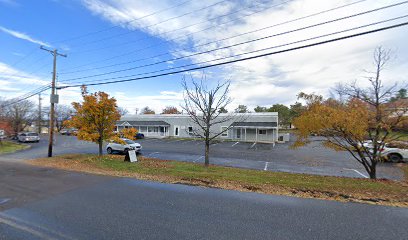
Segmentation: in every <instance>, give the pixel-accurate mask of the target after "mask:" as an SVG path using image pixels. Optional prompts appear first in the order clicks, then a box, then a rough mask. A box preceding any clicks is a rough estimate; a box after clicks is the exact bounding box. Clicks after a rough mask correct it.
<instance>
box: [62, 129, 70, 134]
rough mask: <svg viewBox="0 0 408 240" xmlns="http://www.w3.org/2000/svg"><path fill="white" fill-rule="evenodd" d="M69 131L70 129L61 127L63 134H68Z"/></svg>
mask: <svg viewBox="0 0 408 240" xmlns="http://www.w3.org/2000/svg"><path fill="white" fill-rule="evenodd" d="M68 131H69V129H66V128H63V129H61V131H60V134H61V135H67V133H68Z"/></svg>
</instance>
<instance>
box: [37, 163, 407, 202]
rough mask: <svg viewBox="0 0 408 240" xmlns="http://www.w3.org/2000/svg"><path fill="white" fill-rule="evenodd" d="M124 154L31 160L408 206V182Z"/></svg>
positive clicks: (117, 173)
mask: <svg viewBox="0 0 408 240" xmlns="http://www.w3.org/2000/svg"><path fill="white" fill-rule="evenodd" d="M123 158H124V157H123V156H104V157H102V158H98V157H97V156H94V155H64V156H58V157H54V158H44V159H37V160H33V161H30V163H31V164H34V165H41V166H48V167H54V168H60V169H65V170H73V171H81V172H88V173H93V174H103V175H111V176H118V177H132V178H138V179H144V180H153V181H159V182H165V183H181V184H189V185H197V186H204V187H214V188H223V189H231V190H238V191H251V192H260V193H266V194H279V195H288V196H297V197H306V198H319V199H330V200H337V201H348V202H364V203H372V204H381V205H390V206H400V207H408V182H397V181H391V180H370V179H353V178H343V177H330V176H317V175H308V174H293V173H282V172H270V171H257V170H246V169H238V168H229V167H221V166H210V167H208V168H205V167H204V166H202V165H200V164H194V163H186V162H178V161H164V160H159V159H152V158H143V157H139V158H138V159H139V162H137V163H128V162H124V161H123ZM407 171H408V169H406V172H407ZM407 174H408V173H407Z"/></svg>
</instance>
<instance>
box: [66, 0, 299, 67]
mask: <svg viewBox="0 0 408 240" xmlns="http://www.w3.org/2000/svg"><path fill="white" fill-rule="evenodd" d="M289 1H293V0H288V1H285V2H282V3H279V4H276V5H272V6H270V7H268V8H266V9H270V8H274V7H277V6H279V5H282V4H284V3H287V2H289ZM266 9H262V10H260V11H256V12H253V13H250V14H247V15H245V17H248V16H250V15H253V14H256V13H259V12H263V11H265V10H266ZM236 12H239V11H236ZM230 14H232V13H229V14H226V15H223V16H221V17H224V16H227V15H230ZM219 17H220V16H218V17H215V18H213V20H214V19H217V18H219ZM240 18H241V17H240ZM240 18H235V19H234V20H230V21H227V22H224V23H221V24H218V25H217V26H216V27H219V26H221V25H224V24H226V23H229V22H233V21H235V20H237V19H240ZM210 20H211V19H209V20H206V21H203V22H207V21H210ZM203 22H200V23H203ZM197 24H198V23H197ZM193 25H196V24H192V25H189V26H185V27H182V28H178V29H174V30H170V31H167V32H165V33H170V32H174V31H178V30H183V29H186V28H188V27H191V26H193ZM211 28H214V27H213V26H212V27H208V28H205V29H202V30H199V31H196V32H193V33H189V34H186V35H182V36H179V37H175V38H172V39H168V40H164V42H163V43H160V44H155V45H150V46H148V47H145V48H141V49H136V50H134V51H128V52H126V53H122V54H119V55H115V56H113V57H109V58H105V59H101V60H97V61H93V62H90V63H86V64H81V65H78V66H74V67H71V68H70V69H76V68H80V67H84V66H89V65H93V64H95V63H100V62H106V61H109V60H112V59H116V58H120V57H124V56H128V55H131V54H134V53H137V52H140V51H143V50H146V49H149V48H152V47H155V46H159V45H163V44H164V43H167V42H170V41H174V40H177V39H180V38H185V37H187V36H191V35H193V34H195V33H199V32H203V31H206V30H208V29H211ZM165 33H163V34H165ZM147 38H150V37H142V38H139V39H136V40H135V41H133V42H132V43H134V42H136V41H138V40H143V39H147ZM61 73H64V70H63V71H61Z"/></svg>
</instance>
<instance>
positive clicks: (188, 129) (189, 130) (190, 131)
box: [187, 127, 193, 135]
mask: <svg viewBox="0 0 408 240" xmlns="http://www.w3.org/2000/svg"><path fill="white" fill-rule="evenodd" d="M187 132H188V134H189V135H193V127H188V128H187Z"/></svg>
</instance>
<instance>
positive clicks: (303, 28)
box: [61, 1, 408, 82]
mask: <svg viewBox="0 0 408 240" xmlns="http://www.w3.org/2000/svg"><path fill="white" fill-rule="evenodd" d="M405 3H408V1H405ZM398 5H400V4H394V5H388V6H385V7H381V8H376V9H372V10H368V11H365V12H360V13H356V14H352V15H349V16H345V17H341V18H337V19H333V20H329V21H325V22H321V23H317V24H312V25H309V26H306V27H301V28H297V29H293V30H289V31H285V32H281V33H277V34H273V35H269V36H265V37H261V38H256V39H252V40H248V41H244V42H240V43H236V44H232V45H228V46H224V47H220V48H215V49H211V50H207V51H204V52H198V53H194V54H190V55H186V56H182V57H178V58H172V59H167V60H163V61H159V62H155V63H151V64H145V65H140V66H136V67H131V68H126V69H120V70H116V71H111V72H106V73H100V74H93V75H88V76H83V77H77V78H70V79H65V80H61V82H68V81H72V80H80V79H86V78H91V77H98V76H104V75H109V74H113V73H119V72H125V71H130V70H134V69H138V68H142V67H147V66H154V65H158V64H162V63H167V62H169V61H177V60H181V59H185V58H189V57H193V56H197V55H202V54H206V53H210V52H214V51H219V50H223V49H228V48H232V47H237V46H240V45H243V44H249V43H252V42H257V41H261V40H265V39H269V38H273V37H277V36H282V35H286V34H290V33H294V32H298V31H302V30H305V29H309V28H314V27H317V26H322V25H325V24H329V23H333V22H337V21H342V20H345V19H349V18H353V17H357V16H361V15H364V14H369V13H372V12H375V11H380V10H383V9H385V8H389V7H395V6H398Z"/></svg>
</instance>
